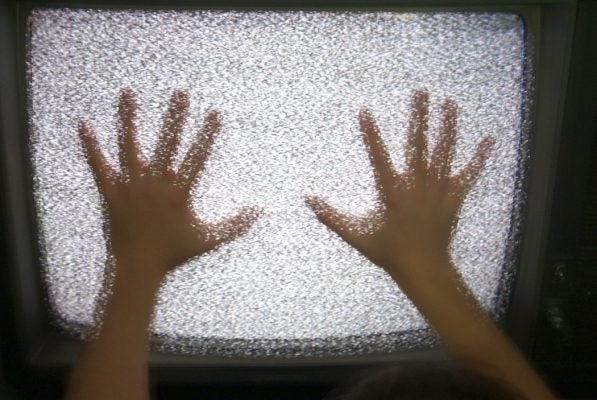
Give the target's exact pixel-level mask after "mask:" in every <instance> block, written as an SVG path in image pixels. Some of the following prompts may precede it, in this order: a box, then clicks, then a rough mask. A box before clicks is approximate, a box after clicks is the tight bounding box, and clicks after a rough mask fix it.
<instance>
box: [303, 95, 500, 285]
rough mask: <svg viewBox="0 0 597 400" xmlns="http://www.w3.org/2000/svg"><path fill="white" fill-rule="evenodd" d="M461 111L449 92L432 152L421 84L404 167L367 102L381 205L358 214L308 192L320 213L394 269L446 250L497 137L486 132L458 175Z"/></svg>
mask: <svg viewBox="0 0 597 400" xmlns="http://www.w3.org/2000/svg"><path fill="white" fill-rule="evenodd" d="M457 116H458V110H457V106H456V104H455V103H454V102H453V101H452V100H445V101H444V102H443V103H442V105H441V122H440V128H439V129H440V131H439V136H438V140H437V144H436V145H435V147H434V149H433V151H432V152H431V155H429V154H428V153H429V152H428V144H427V135H428V120H429V93H428V92H427V91H426V90H418V91H416V92H415V93H414V95H413V98H412V103H411V116H410V120H409V124H408V132H407V140H406V141H407V144H406V151H405V156H406V168H405V170H404V171H403V172H402V173H397V171H396V170H395V169H394V168H393V167H392V161H391V159H390V156H389V154H388V151H387V149H386V147H385V146H384V143H383V142H382V139H381V136H380V131H379V129H378V127H377V124H376V121H375V119H374V117H373V115H372V114H371V112H370V111H369V110H367V109H363V110H362V111H361V112H360V115H359V124H360V129H361V132H362V139H363V142H364V144H365V147H366V149H367V152H368V155H369V159H370V162H371V164H372V166H373V172H374V177H375V185H376V189H377V192H378V196H379V200H380V202H379V204H380V206H379V207H378V209H377V210H374V211H372V212H370V213H369V215H367V216H365V217H361V218H355V217H353V216H351V215H345V214H343V213H341V212H339V211H338V210H336V209H335V208H334V207H332V206H331V205H330V204H328V203H327V202H326V201H324V200H323V199H321V198H318V197H309V198H308V199H307V204H308V205H309V206H310V207H311V208H312V209H313V211H314V212H315V214H316V216H317V218H318V219H319V221H321V222H322V223H323V224H325V225H327V226H328V227H329V228H330V229H331V230H332V231H334V232H336V233H337V234H338V235H339V236H340V237H341V238H342V239H343V240H344V241H346V242H347V243H348V244H350V245H351V246H353V247H354V248H356V249H357V250H359V251H360V252H361V253H362V254H363V255H365V256H366V257H367V258H368V259H369V260H371V261H372V262H373V263H375V264H377V265H379V266H381V267H383V268H384V269H386V270H387V271H388V272H389V273H390V275H393V276H395V277H400V276H403V274H405V273H409V271H403V270H402V269H403V268H401V265H404V264H406V261H417V260H418V259H419V258H420V257H421V256H423V255H426V254H432V255H433V254H445V253H446V252H447V251H448V249H449V245H450V240H451V236H452V232H453V230H454V225H455V223H456V221H457V217H458V213H459V210H460V208H461V206H462V203H463V201H464V199H465V197H466V195H467V193H468V192H469V191H470V190H471V188H472V187H473V185H474V184H475V182H476V180H477V179H478V178H479V176H480V174H481V172H482V171H483V168H484V166H485V163H486V161H487V158H488V157H489V155H490V153H491V150H492V147H493V146H494V144H495V139H494V138H493V137H491V136H486V137H485V138H483V139H482V140H481V141H480V142H479V143H478V144H477V147H476V151H475V153H474V155H473V156H472V158H471V159H470V160H469V161H468V163H467V164H466V165H465V166H464V167H463V168H462V169H461V170H460V171H459V172H457V173H455V174H453V175H451V174H452V173H453V171H452V161H453V157H454V148H455V145H456V134H457Z"/></svg>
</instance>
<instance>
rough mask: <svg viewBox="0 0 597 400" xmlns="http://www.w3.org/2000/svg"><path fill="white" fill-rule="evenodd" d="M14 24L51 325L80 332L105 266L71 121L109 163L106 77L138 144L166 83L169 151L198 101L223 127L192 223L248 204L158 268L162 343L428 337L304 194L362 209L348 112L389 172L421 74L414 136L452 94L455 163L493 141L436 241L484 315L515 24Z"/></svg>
mask: <svg viewBox="0 0 597 400" xmlns="http://www.w3.org/2000/svg"><path fill="white" fill-rule="evenodd" d="M29 29H30V30H29V48H28V50H29V64H28V72H29V82H28V83H29V88H28V89H29V92H28V95H29V101H30V108H29V122H30V127H31V141H30V143H31V157H32V163H33V166H34V171H35V175H34V183H35V198H36V205H37V215H38V222H39V228H40V238H41V239H40V240H41V248H42V250H43V258H44V259H43V265H44V271H43V273H44V276H45V279H46V281H47V286H48V288H49V296H48V297H49V300H50V303H51V305H52V308H53V312H54V314H55V316H56V319H57V321H58V322H59V323H60V324H61V325H62V326H63V327H64V328H65V329H67V330H68V331H71V332H73V333H85V332H86V331H87V329H88V328H89V325H90V324H91V322H92V314H93V310H94V306H95V304H96V301H97V298H98V293H99V292H100V288H101V285H102V277H103V270H104V265H105V261H106V251H105V239H104V235H103V232H102V215H101V204H100V198H99V195H98V192H97V189H96V186H95V183H94V181H93V178H92V175H91V172H90V170H89V168H88V166H87V164H86V163H85V160H84V157H83V153H82V151H81V148H80V145H79V143H78V138H77V134H76V128H75V127H76V123H77V121H78V120H80V119H87V120H89V121H90V122H91V124H92V125H93V126H94V127H95V130H96V132H97V135H98V139H99V141H100V144H101V146H102V148H103V151H104V152H105V153H106V155H107V158H108V160H109V161H110V162H112V163H113V164H114V165H115V166H116V165H117V159H118V158H117V146H116V124H117V121H116V102H117V99H118V94H119V91H120V90H121V89H122V88H124V87H129V88H131V89H133V90H134V91H135V92H136V93H137V98H138V102H139V106H140V108H139V135H140V142H141V146H142V150H143V151H144V153H145V155H146V156H149V155H150V154H151V153H152V152H153V149H154V147H155V145H156V143H157V136H158V134H159V131H160V127H161V123H162V118H163V115H164V112H165V110H166V107H167V101H168V99H169V97H170V95H171V94H172V92H173V91H174V90H176V89H184V90H187V91H188V92H189V93H190V101H191V108H190V113H189V118H188V120H187V124H186V127H185V131H184V135H183V140H182V144H181V149H180V152H179V155H180V156H182V154H184V153H185V151H186V149H187V148H188V146H189V144H190V141H191V139H192V137H193V134H194V133H195V132H196V129H198V127H199V126H200V124H201V121H202V119H203V116H204V114H205V112H206V110H208V109H210V108H217V109H218V110H220V111H221V112H222V116H223V131H222V133H221V135H220V136H219V137H218V139H217V142H216V144H215V148H214V151H213V153H212V156H211V158H210V160H209V161H208V163H207V167H206V170H205V172H204V174H203V175H202V176H201V178H200V180H198V181H197V185H196V187H195V190H194V197H193V199H194V202H193V206H194V209H195V210H196V212H197V213H198V215H199V216H200V217H201V218H204V219H206V220H208V221H218V220H220V219H221V218H224V217H226V216H230V215H233V214H235V213H236V212H237V211H238V210H239V209H240V208H241V207H244V206H256V207H259V208H261V209H262V210H263V215H262V216H261V218H260V219H259V220H258V221H257V223H256V224H255V225H254V226H253V227H252V229H251V230H250V231H249V233H248V234H246V235H245V236H243V237H240V238H238V239H237V240H235V241H234V242H232V243H230V244H227V245H225V246H222V247H221V248H219V249H218V250H217V251H215V252H213V253H210V254H206V255H204V256H202V257H200V258H198V259H195V260H192V261H189V262H188V263H186V264H185V265H182V266H181V267H179V268H178V269H177V270H176V271H174V272H173V273H171V274H170V275H169V276H168V277H167V279H166V281H165V282H164V284H163V286H162V288H161V290H160V294H159V300H158V304H157V308H156V311H155V315H154V320H153V322H152V328H151V329H152V333H153V336H154V340H155V341H156V343H158V344H159V345H160V346H161V347H162V348H163V349H166V350H168V351H173V352H190V353H201V352H210V351H211V352H212V353H213V354H220V353H219V352H220V350H219V349H221V348H225V349H226V351H224V350H222V351H221V352H223V353H226V354H230V355H233V356H234V355H253V354H266V355H278V354H280V355H291V356H295V355H298V356H309V355H312V354H326V355H334V354H343V355H346V354H356V353H366V352H375V351H381V350H383V351H385V350H387V349H391V350H395V349H400V348H405V347H416V346H420V345H425V343H428V341H429V335H430V333H429V331H428V329H426V323H425V321H424V319H423V318H422V316H421V315H420V314H419V312H418V311H417V310H416V308H415V307H414V305H413V304H412V303H411V302H410V301H409V300H408V299H407V298H406V296H405V295H404V294H403V293H402V292H401V291H400V289H399V288H398V287H397V285H396V284H394V283H393V281H392V280H391V279H390V278H389V276H388V275H387V274H386V273H385V272H383V271H382V270H381V269H380V268H378V267H377V266H375V265H373V264H371V263H370V262H369V261H368V260H367V259H365V258H364V257H363V256H361V255H360V254H359V253H358V252H357V251H356V250H354V249H352V248H351V247H350V246H348V245H347V244H346V243H344V242H343V241H342V240H341V239H340V238H339V237H337V236H336V235H335V234H334V233H332V232H331V231H330V230H328V229H327V228H326V227H325V226H323V225H322V224H320V223H319V222H318V221H317V220H316V218H315V216H314V215H313V213H312V211H311V210H310V209H309V208H308V207H307V206H306V205H305V203H304V198H305V197H306V196H312V195H315V196H321V197H324V198H325V199H326V200H327V201H329V202H330V203H331V204H332V205H333V206H335V207H337V208H338V209H340V210H341V211H343V212H346V213H351V214H355V215H363V214H365V213H367V212H368V211H369V210H371V209H372V208H374V207H375V205H376V194H375V190H374V181H373V173H372V169H371V166H370V163H369V160H368V158H367V155H366V152H365V148H364V146H363V144H362V140H361V138H360V132H359V127H358V112H359V110H360V109H361V108H363V107H367V108H368V109H370V110H371V112H372V113H373V115H374V117H375V118H376V119H377V123H378V125H379V127H380V130H381V132H382V136H383V139H384V141H385V143H386V145H387V147H388V149H389V151H390V155H391V157H392V160H393V163H394V167H395V169H396V170H398V171H401V170H403V169H404V166H405V159H404V146H405V137H406V136H405V135H406V129H407V123H408V118H409V113H410V110H409V104H410V99H411V95H412V93H413V91H414V90H416V89H420V88H423V87H425V88H427V89H428V90H429V92H430V94H431V97H430V100H431V109H430V116H431V120H430V146H433V144H434V142H435V137H436V134H437V131H438V129H437V128H438V124H439V105H440V103H441V102H442V101H443V99H445V98H448V97H449V98H451V99H453V100H454V101H455V102H456V103H457V104H458V107H459V110H460V113H459V120H458V143H457V151H456V158H455V162H454V170H455V171H457V170H458V169H459V168H461V167H462V166H463V165H464V164H466V162H468V160H469V159H470V157H471V156H472V154H473V153H474V149H475V147H476V145H477V143H478V142H479V141H480V140H481V139H482V138H483V137H484V136H486V135H492V136H493V137H494V138H495V139H496V140H497V143H496V146H494V151H493V153H492V156H491V158H490V159H489V161H488V165H487V166H486V168H485V170H484V172H483V174H482V176H481V178H480V179H479V181H478V183H477V185H476V186H475V188H474V190H473V191H472V192H471V193H470V194H469V196H468V198H467V200H466V202H465V204H464V207H463V209H462V212H461V219H460V221H459V224H458V227H457V230H456V232H455V236H454V241H453V246H452V257H453V260H454V261H455V263H456V265H457V267H458V269H459V271H460V272H461V274H462V275H463V278H464V280H465V281H466V283H467V284H468V285H469V286H470V287H471V288H472V290H473V292H474V294H475V295H476V296H477V298H478V299H479V300H480V302H481V303H482V305H483V306H484V307H485V308H486V309H487V310H491V311H495V308H496V306H497V303H496V301H497V300H496V299H497V298H498V297H499V295H500V293H498V289H499V288H500V287H501V286H500V282H502V281H503V279H505V278H507V277H508V275H509V274H510V273H511V271H510V268H509V265H510V262H511V260H508V259H506V258H505V257H506V250H507V248H508V246H510V245H511V243H509V241H510V239H511V237H512V236H511V232H512V229H513V227H514V228H515V227H516V226H517V224H518V221H517V219H516V215H515V213H514V212H513V210H514V206H515V204H514V202H515V201H517V199H518V198H519V196H518V195H519V193H517V188H518V187H519V182H518V181H517V179H519V172H520V171H519V164H520V159H521V157H522V156H523V148H522V147H521V143H524V141H525V137H524V134H525V129H524V128H525V127H524V121H523V119H524V118H523V117H524V114H523V111H522V110H523V109H524V106H525V101H526V100H525V98H526V95H525V89H526V86H525V76H524V65H525V39H524V34H525V32H524V29H525V28H524V23H523V21H522V20H521V18H520V17H518V16H516V15H513V14H505V13H492V14H491V13H481V14H479V13H415V14H413V13H409V14H404V13H399V12H294V11H293V12H273V11H269V12H228V11H226V12H216V11H126V10H125V11H105V10H101V11H100V10H77V9H64V10H61V9H36V10H33V11H32V13H31V15H30V17H29ZM179 162H180V157H179ZM401 335H402V336H401ZM401 337H402V338H403V339H404V340H402V339H400V340H399V338H401ZM222 343H225V344H226V345H225V346H224V345H222ZM210 346H211V347H210ZM205 349H211V350H205Z"/></svg>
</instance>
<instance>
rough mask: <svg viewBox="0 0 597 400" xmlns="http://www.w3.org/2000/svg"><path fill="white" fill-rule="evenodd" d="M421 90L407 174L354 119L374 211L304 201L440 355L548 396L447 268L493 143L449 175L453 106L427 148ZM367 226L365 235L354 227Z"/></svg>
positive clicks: (367, 124) (367, 117)
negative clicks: (351, 212) (426, 330)
mask: <svg viewBox="0 0 597 400" xmlns="http://www.w3.org/2000/svg"><path fill="white" fill-rule="evenodd" d="M428 101H429V100H428V93H427V92H425V91H418V92H416V93H415V95H414V97H413V104H412V116H411V120H410V126H409V132H408V144H407V153H406V158H407V169H406V171H404V172H403V173H402V174H397V173H396V172H395V171H394V169H393V168H392V166H391V161H390V158H389V156H388V154H387V152H386V149H385V147H384V145H383V143H382V141H381V138H380V134H379V130H378V128H377V126H376V124H375V121H374V119H373V117H372V115H371V114H370V113H369V112H368V111H366V110H364V111H362V112H361V115H360V125H361V131H362V132H363V140H364V142H365V145H366V147H367V149H368V152H369V156H370V160H371V163H372V165H373V168H374V174H375V178H376V185H377V189H378V193H379V197H380V200H381V203H382V207H381V209H379V210H376V212H375V213H373V214H374V215H373V216H371V217H367V218H363V219H360V220H359V219H357V218H354V217H351V216H346V215H342V214H340V213H339V212H338V211H337V210H335V209H334V208H333V207H331V206H330V205H329V204H327V203H325V202H324V201H323V200H321V199H318V198H310V199H308V200H307V202H308V204H309V205H310V206H311V207H312V209H313V210H314V212H315V213H316V215H317V217H318V218H319V220H320V221H321V222H323V223H324V224H326V225H327V226H328V227H329V228H330V229H332V230H333V231H335V232H336V233H337V234H338V235H339V236H340V237H341V238H343V239H344V240H345V241H346V242H347V243H348V244H350V245H351V246H353V247H355V248H356V249H357V250H359V251H360V252H361V253H362V254H363V255H365V256H366V257H367V258H369V259H370V260H371V261H372V262H374V263H375V264H377V265H378V266H380V267H382V268H384V269H385V270H386V271H387V272H388V273H389V274H390V276H391V277H392V278H393V279H394V281H396V283H397V284H398V285H399V286H400V288H401V289H402V290H403V291H404V293H405V294H406V295H407V296H408V297H409V298H410V299H411V300H412V301H413V302H414V303H415V305H416V306H417V308H418V309H419V310H420V311H421V313H422V314H423V315H424V316H425V318H426V319H427V320H428V321H429V323H430V324H431V326H432V327H433V328H434V329H435V330H436V331H437V333H438V334H439V336H440V339H441V341H442V343H443V345H444V347H445V348H446V350H447V352H448V353H449V354H450V355H451V356H452V357H453V358H455V359H457V360H459V361H461V362H463V363H464V364H465V365H467V366H469V367H471V368H474V369H476V370H477V371H479V372H480V373H482V374H485V375H487V376H490V377H492V378H494V379H496V380H499V381H502V382H504V383H506V384H507V385H509V386H511V387H513V388H514V389H515V390H516V391H518V392H519V393H522V394H523V396H524V397H525V398H527V399H555V396H554V394H553V393H552V392H551V391H550V390H549V388H548V387H547V386H546V385H545V383H544V382H543V381H542V380H541V378H540V377H539V376H538V375H537V373H536V372H535V371H534V370H533V368H532V367H531V366H530V365H529V364H528V363H527V362H526V360H525V358H524V357H523V355H522V354H521V353H520V352H519V350H518V349H517V348H516V347H515V346H514V345H513V343H512V342H511V341H510V340H509V339H508V338H507V337H506V336H505V335H504V334H503V333H502V332H501V331H500V330H499V328H498V327H497V326H496V325H495V323H494V322H493V321H492V320H491V319H490V318H489V317H488V316H487V315H486V314H485V313H484V312H483V310H482V308H481V307H480V305H479V304H478V302H477V300H476V299H475V298H474V296H473V295H472V294H471V292H470V290H469V288H468V287H467V286H466V284H465V283H464V282H463V281H462V279H461V277H460V276H459V274H458V271H457V269H456V268H455V266H454V265H453V264H452V262H451V260H450V254H449V246H450V241H451V235H452V230H453V227H454V226H455V224H456V222H457V217H458V213H459V211H460V207H461V206H462V202H463V201H464V198H465V197H466V195H467V193H468V192H469V191H470V189H471V188H472V187H473V185H474V183H475V181H476V179H477V178H478V176H479V175H480V173H481V171H482V170H483V168H484V165H485V162H486V160H487V157H488V156H489V153H490V151H491V148H492V146H493V144H494V139H493V138H491V137H486V138H484V139H483V140H482V141H481V142H480V144H479V145H478V147H477V151H476V153H475V155H474V156H473V158H472V160H471V161H470V162H469V163H468V164H467V165H466V166H465V167H464V168H463V169H462V170H461V171H460V172H459V173H458V174H456V175H451V164H452V158H453V154H454V146H455V141H456V129H457V127H456V123H457V121H456V120H457V108H456V104H455V103H453V102H452V101H450V100H447V101H445V102H444V103H443V105H442V110H443V116H442V124H441V128H440V135H439V140H438V144H437V146H436V147H435V149H434V150H433V152H432V153H431V154H428V149H427V138H426V135H427V125H428ZM371 222H372V223H373V224H374V225H375V229H374V230H373V231H366V230H364V229H359V226H367V225H371V224H370V223H371Z"/></svg>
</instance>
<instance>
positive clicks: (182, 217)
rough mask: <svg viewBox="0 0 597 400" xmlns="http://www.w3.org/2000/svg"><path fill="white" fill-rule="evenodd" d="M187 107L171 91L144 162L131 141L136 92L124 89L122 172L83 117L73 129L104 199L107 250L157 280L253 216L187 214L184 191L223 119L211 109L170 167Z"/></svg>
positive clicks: (235, 232)
mask: <svg viewBox="0 0 597 400" xmlns="http://www.w3.org/2000/svg"><path fill="white" fill-rule="evenodd" d="M188 107H189V99H188V95H187V93H185V92H182V91H177V92H175V93H174V94H173V95H172V98H171V100H170V106H169V108H168V111H167V113H166V116H165V118H164V125H163V129H162V132H161V136H160V138H159V143H158V145H157V149H156V151H155V154H154V156H153V157H152V159H151V160H149V161H145V160H143V158H142V155H141V152H140V151H139V148H138V143H137V139H136V134H137V129H136V126H135V114H136V110H137V105H136V101H135V95H134V93H133V92H132V91H131V90H123V91H122V92H121V95H120V102H119V107H118V117H119V129H118V143H119V158H120V170H121V171H120V172H119V171H117V170H115V169H114V168H112V166H110V165H109V164H108V163H107V162H106V160H105V158H104V156H103V154H102V152H101V150H100V148H99V145H98V142H97V139H96V137H95V134H94V132H93V129H92V127H91V126H90V125H89V123H87V122H81V123H80V124H79V127H78V130H79V135H80V138H81V142H82V144H83V148H84V151H85V154H86V156H87V162H88V163H89V166H90V167H91V169H92V171H93V174H94V177H95V180H96V183H97V186H98V189H99V191H100V194H101V197H102V199H103V201H104V202H105V207H104V210H105V218H106V220H105V228H106V237H107V240H108V242H109V243H108V247H109V250H110V253H111V255H112V256H113V257H115V259H116V261H117V262H118V264H126V265H130V266H131V267H130V268H135V269H138V271H134V272H135V274H137V273H138V275H135V276H144V277H153V278H156V279H161V278H163V276H164V275H165V274H166V273H167V272H168V271H170V270H171V269H173V268H174V267H176V266H177V265H179V264H181V263H183V262H185V261H186V260H188V259H189V258H192V257H195V256H198V255H201V254H203V253H206V252H208V251H210V250H213V249H214V248H216V247H217V246H219V245H220V244H222V243H226V242H229V241H231V240H233V239H234V238H235V237H237V236H238V235H241V234H243V233H244V232H246V231H247V230H248V229H249V227H250V226H251V224H252V223H253V221H254V219H255V214H256V213H255V212H251V210H249V209H245V210H243V211H241V213H239V214H238V215H237V216H235V217H233V218H230V219H228V220H225V221H222V222H220V223H218V224H207V223H204V222H202V221H201V220H199V219H198V218H197V215H195V213H194V212H193V210H192V208H191V204H190V190H191V187H192V185H193V183H194V181H195V179H196V178H197V176H198V175H200V173H201V171H202V170H203V167H204V165H205V162H206V160H207V157H208V156H209V153H210V149H211V147H212V144H213V142H214V140H215V138H216V136H217V134H218V133H219V131H220V127H221V121H220V114H219V113H218V112H217V111H210V112H208V114H207V115H206V117H205V120H204V122H203V126H202V128H201V130H200V131H199V132H198V135H197V138H196V140H195V142H194V143H193V144H192V147H191V148H190V150H189V152H188V153H187V154H186V156H185V158H184V161H183V163H182V165H181V167H180V169H179V170H178V171H174V170H173V169H172V164H173V160H174V158H175V155H176V151H177V147H178V144H179V141H180V134H181V131H182V129H183V125H184V122H185V119H186V116H187V110H188ZM117 273H118V271H117Z"/></svg>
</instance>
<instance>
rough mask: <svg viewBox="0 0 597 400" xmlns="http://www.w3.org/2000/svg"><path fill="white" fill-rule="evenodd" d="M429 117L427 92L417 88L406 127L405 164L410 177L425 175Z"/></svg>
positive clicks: (418, 177)
mask: <svg viewBox="0 0 597 400" xmlns="http://www.w3.org/2000/svg"><path fill="white" fill-rule="evenodd" d="M428 118H429V93H428V92H427V91H426V90H417V91H416V92H415V94H414V95H413V100H412V103H411V116H410V121H409V127H408V138H407V148H406V165H407V170H408V172H407V173H408V176H409V177H410V178H411V179H415V180H416V179H424V177H425V176H426V175H427V122H428Z"/></svg>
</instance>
